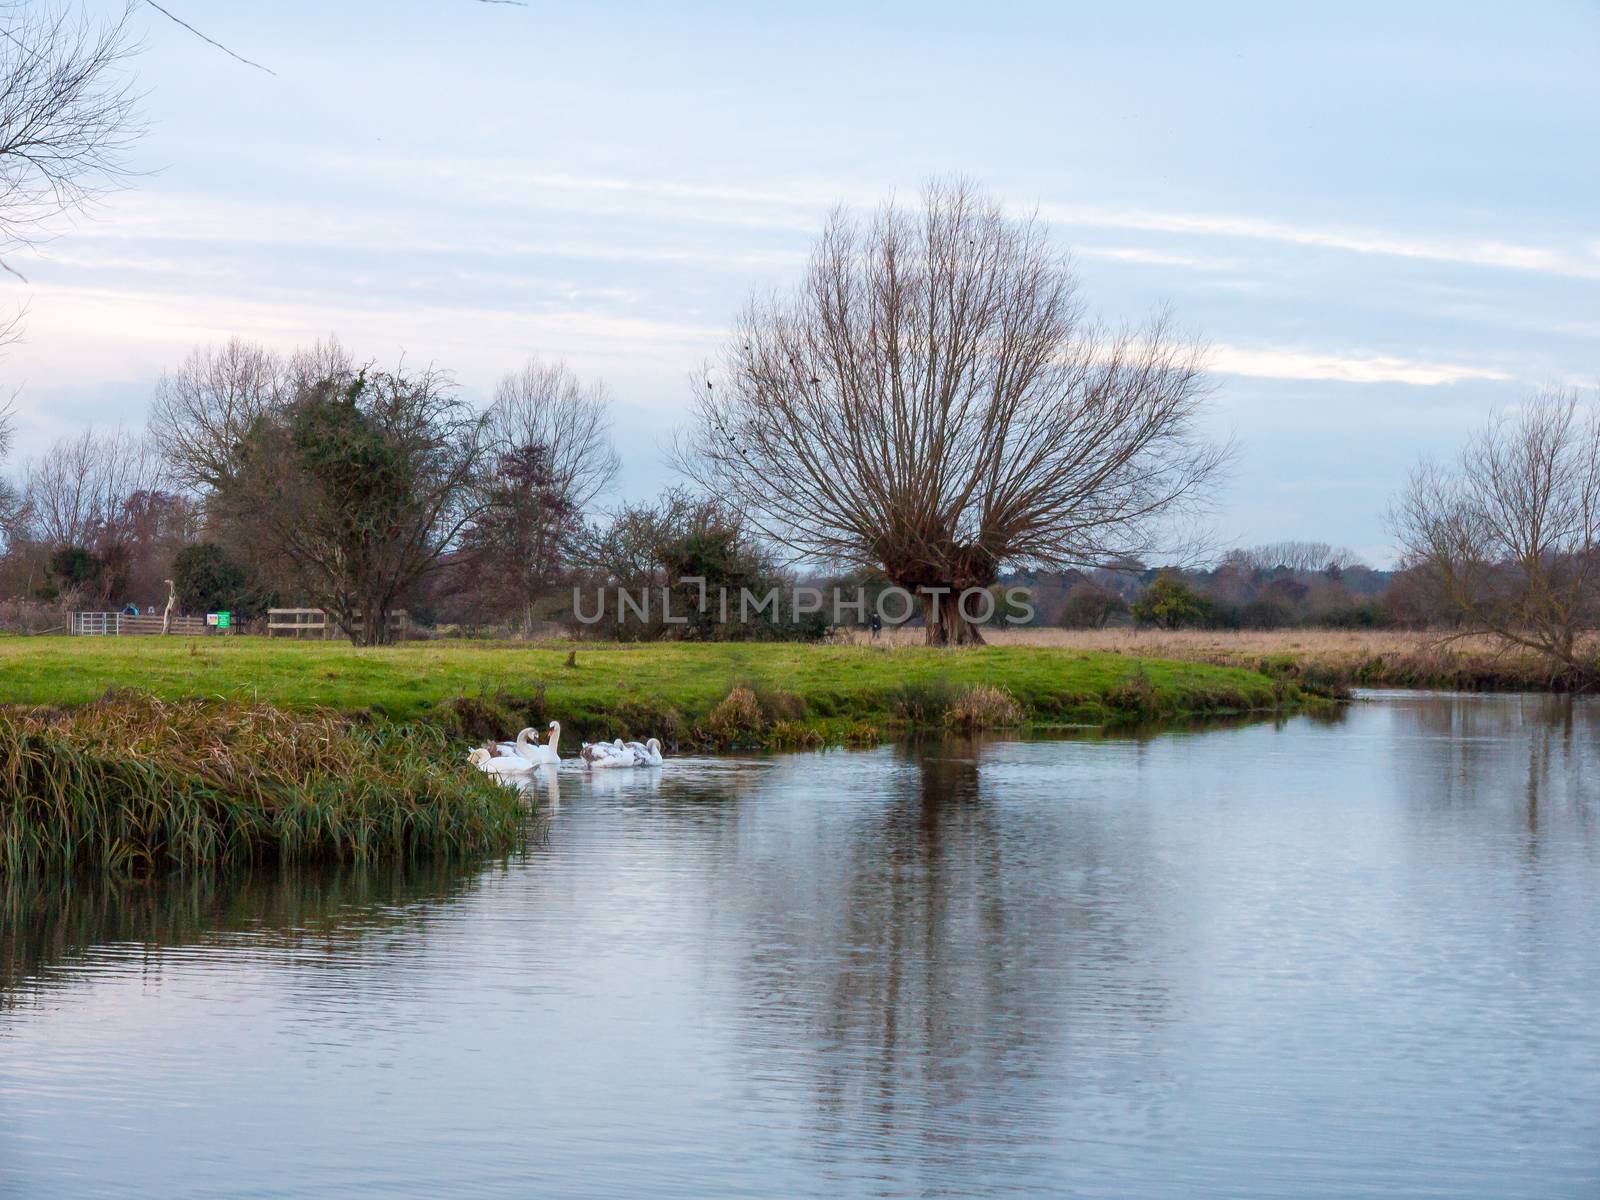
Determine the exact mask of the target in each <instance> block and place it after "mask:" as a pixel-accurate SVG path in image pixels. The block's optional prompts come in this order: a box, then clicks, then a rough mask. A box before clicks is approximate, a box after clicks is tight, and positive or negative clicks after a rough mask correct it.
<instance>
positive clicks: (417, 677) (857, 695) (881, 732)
mask: <svg viewBox="0 0 1600 1200" xmlns="http://www.w3.org/2000/svg"><path fill="white" fill-rule="evenodd" d="M117 688H137V689H139V690H141V691H144V692H148V693H149V694H151V695H153V696H155V697H157V698H160V699H163V700H180V699H186V698H193V697H212V698H216V699H222V700H228V701H234V702H243V703H260V704H270V705H273V706H277V707H280V708H285V709H290V710H298V711H311V710H332V711H336V712H341V713H356V714H361V715H362V716H364V717H366V718H369V719H373V720H378V721H384V722H399V723H420V724H424V725H427V726H430V727H433V728H437V729H441V730H444V731H446V732H447V733H449V734H451V735H454V736H457V737H460V738H465V739H476V738H481V737H485V736H489V735H491V734H496V735H501V736H505V735H507V734H509V733H512V732H515V730H516V729H517V728H520V727H521V726H523V725H537V726H541V727H542V726H543V725H544V724H545V723H546V722H548V721H550V720H559V721H561V722H562V725H563V736H564V739H565V740H564V745H565V746H566V747H567V750H568V752H569V753H571V752H572V751H573V750H575V749H576V747H577V744H578V742H579V741H580V740H584V739H587V740H597V739H601V738H605V739H610V738H612V737H618V736H621V737H635V736H639V737H647V736H656V737H660V738H662V740H663V741H665V742H668V743H669V744H671V743H677V744H678V745H679V746H695V747H703V748H712V749H717V748H728V747H733V746H740V747H756V746H768V747H775V748H781V747H785V746H805V745H822V744H830V743H832V744H836V743H845V742H853V743H864V742H871V741H879V740H883V739H884V738H887V737H892V736H895V735H897V734H899V733H903V732H910V731H913V730H916V729H925V728H929V727H935V726H957V727H961V728H966V729H973V728H994V727H1020V726H1031V727H1037V728H1050V727H1055V726H1065V725H1077V726H1082V725H1089V726H1119V725H1129V724H1139V723H1148V722H1151V721H1162V720H1180V719H1185V718H1192V717H1200V716H1212V715H1225V714H1239V713H1249V712H1265V711H1278V710H1286V709H1292V708H1295V707H1298V706H1300V705H1302V704H1304V703H1306V702H1307V701H1308V700H1311V699H1314V698H1315V697H1314V696H1313V695H1312V690H1310V689H1307V688H1304V687H1302V686H1300V685H1299V684H1296V683H1293V682H1285V681H1284V680H1281V679H1277V680H1274V679H1272V678H1269V677H1267V676H1266V675H1263V674H1261V673H1260V672H1258V671H1255V670H1251V669H1245V668H1242V667H1238V666H1232V665H1214V664H1208V663H1193V662H1190V663H1183V662H1165V661H1158V660H1153V659H1145V658H1141V657H1136V656H1130V655H1126V654H1119V653H1106V652H1084V651H1080V650H1075V649H1069V648H1061V647H1032V646H1029V647H1021V646H991V647H984V648H978V649H973V650H963V651H956V652H951V651H948V650H933V649H928V648H926V647H921V646H904V647H900V646H896V647H891V646H887V645H878V646H812V645H798V644H793V643H780V644H772V643H763V644H747V645H729V644H725V643H724V644H690V643H649V644H631V645H600V644H589V643H525V642H507V643H488V642H468V641H438V642H412V643H407V644H404V645H399V646H391V647H381V648H377V649H356V648H354V647H351V646H349V645H346V644H342V643H335V642H315V643H307V642H289V641H276V642H272V641H267V640H264V639H258V638H235V639H229V638H205V639H192V640H178V639H157V638H126V639H115V638H59V637H50V638H18V639H11V640H5V641H0V697H4V698H5V699H6V700H7V701H9V702H11V703H13V704H35V705H37V704H52V705H65V706H70V705H77V704H83V703H86V702H88V701H91V700H94V699H95V698H97V697H99V696H101V695H103V694H104V693H105V692H106V691H108V690H111V689H117Z"/></svg>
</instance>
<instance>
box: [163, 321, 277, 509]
mask: <svg viewBox="0 0 1600 1200" xmlns="http://www.w3.org/2000/svg"><path fill="white" fill-rule="evenodd" d="M285 374H286V367H285V364H284V363H283V361H282V360H281V358H280V357H279V356H278V355H276V354H274V353H273V352H272V351H270V350H268V349H267V348H266V347H264V346H261V345H258V344H255V343H252V342H246V341H243V340H242V339H240V338H233V339H232V340H231V341H229V342H228V343H227V344H226V345H224V346H221V347H213V346H205V347H200V348H196V349H194V350H192V351H190V353H189V357H188V358H187V359H185V360H184V363H183V366H181V367H179V368H178V369H177V370H176V371H172V372H168V373H166V374H163V375H162V376H161V378H160V380H159V381H157V383H156V393H155V397H154V399H153V400H152V401H151V404H150V436H151V438H152V440H153V441H154V442H155V444H156V446H157V447H159V449H160V451H161V456H162V458H163V459H164V460H165V461H166V463H167V466H168V469H169V470H170V471H171V473H172V477H173V480H174V482H176V483H178V484H179V485H181V486H183V487H186V488H189V489H190V490H192V491H206V490H212V489H216V488H219V487H221V486H223V485H224V484H225V483H226V482H227V481H228V480H230V479H232V478H233V476H234V475H235V474H236V473H237V471H238V470H239V451H240V448H241V447H242V446H243V445H244V440H245V436H246V435H247V434H248V433H249V432H250V429H251V428H252V427H253V426H254V424H255V423H256V421H258V420H259V419H260V418H261V416H262V415H263V414H264V413H265V412H266V411H267V410H268V409H269V408H271V407H272V404H273V403H274V401H275V400H276V399H277V396H278V392H279V390H280V388H281V386H282V383H283V380H284V377H285Z"/></svg>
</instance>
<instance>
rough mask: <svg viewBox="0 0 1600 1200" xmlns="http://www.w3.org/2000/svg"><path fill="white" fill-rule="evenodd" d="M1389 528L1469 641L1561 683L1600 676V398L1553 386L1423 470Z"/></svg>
mask: <svg viewBox="0 0 1600 1200" xmlns="http://www.w3.org/2000/svg"><path fill="white" fill-rule="evenodd" d="M1390 522H1391V525H1392V527H1393V529H1394V532H1395V535H1396V537H1397V538H1398V539H1399V542H1400V548H1401V553H1402V561H1403V563H1404V564H1405V566H1407V567H1410V568H1417V569H1420V570H1421V572H1422V573H1423V575H1424V577H1425V579H1426V580H1427V582H1428V583H1429V584H1430V585H1431V586H1430V590H1431V591H1432V592H1433V593H1434V595H1435V596H1436V597H1437V599H1438V601H1439V602H1440V603H1441V604H1442V606H1443V608H1444V610H1445V615H1446V616H1447V617H1448V618H1449V619H1450V620H1451V622H1452V624H1453V625H1454V626H1455V627H1456V629H1457V630H1458V632H1459V633H1462V634H1486V635H1489V636H1492V637H1495V638H1497V639H1499V640H1500V641H1501V642H1503V643H1505V644H1506V645H1509V646H1517V647H1521V648H1523V649H1526V650H1532V651H1534V652H1535V653H1537V654H1539V655H1541V656H1542V657H1543V658H1544V659H1545V660H1546V661H1547V662H1548V663H1549V664H1550V670H1551V677H1552V680H1553V681H1556V682H1565V683H1567V684H1569V685H1571V686H1575V687H1588V686H1592V685H1593V684H1594V683H1595V682H1596V681H1597V680H1600V661H1597V659H1596V656H1595V654H1594V651H1593V648H1592V647H1588V646H1585V644H1584V641H1583V635H1584V634H1585V633H1588V632H1590V631H1592V630H1594V629H1595V628H1596V627H1597V625H1600V396H1596V397H1594V398H1592V399H1591V400H1590V401H1589V402H1588V403H1585V401H1584V397H1583V396H1582V394H1581V393H1579V392H1578V391H1576V390H1574V389H1563V388H1556V389H1549V390H1545V391H1543V392H1539V393H1537V394H1535V395H1533V396H1532V397H1530V398H1529V399H1528V400H1527V401H1526V402H1525V403H1524V404H1522V405H1521V406H1520V407H1519V408H1517V409H1515V410H1513V411H1511V412H1504V413H1498V414H1496V415H1495V416H1493V417H1492V418H1491V419H1490V421H1489V423H1488V424H1487V425H1485V426H1484V427H1483V428H1482V429H1481V430H1479V431H1478V432H1477V433H1476V434H1474V435H1473V437H1472V438H1471V439H1470V440H1469V441H1468V443H1467V445H1466V448H1465V449H1464V450H1462V452H1461V455H1460V457H1459V459H1458V460H1457V462H1456V463H1455V464H1454V465H1453V466H1450V467H1446V466H1440V465H1438V464H1436V463H1427V462H1425V463H1423V464H1421V465H1420V466H1418V467H1417V468H1416V469H1415V470H1414V471H1413V472H1412V473H1411V478H1410V480H1409V482H1408V483H1407V485H1406V488H1405V490H1404V491H1403V492H1402V493H1401V494H1400V496H1399V498H1398V499H1397V500H1396V501H1395V504H1394V506H1393V509H1392V510H1391V514H1390Z"/></svg>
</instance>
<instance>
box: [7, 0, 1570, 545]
mask: <svg viewBox="0 0 1600 1200" xmlns="http://www.w3.org/2000/svg"><path fill="white" fill-rule="evenodd" d="M113 2H114V0H87V7H88V8H89V9H90V10H91V11H96V12H102V13H106V12H110V11H112V6H113ZM163 3H164V6H165V7H167V8H168V9H170V10H171V11H172V12H174V13H175V14H177V15H178V16H180V17H182V18H183V19H185V20H187V21H189V22H190V23H191V24H193V25H195V26H196V27H198V28H199V29H200V30H202V31H203V32H204V33H205V34H207V35H209V36H210V37H213V38H215V39H216V40H218V41H220V42H223V43H225V44H226V45H227V46H229V47H231V48H232V49H234V50H236V51H237V52H238V53H240V54H242V55H245V56H246V57H248V58H250V59H253V60H255V61H257V62H259V63H262V64H264V65H265V66H267V67H269V68H270V69H271V71H272V72H273V73H272V74H268V73H266V72H263V71H260V70H256V69H253V68H251V67H249V66H246V65H243V64H241V63H239V62H237V61H235V60H234V59H232V58H230V57H228V56H226V55H225V54H223V53H222V52H221V51H219V50H216V49H214V48H212V47H211V46H209V45H207V44H206V43H205V42H203V41H200V40H198V39H197V38H196V37H194V36H193V35H191V34H189V33H186V32H185V31H184V30H182V29H180V28H179V27H177V26H176V25H173V24H172V23H170V22H168V21H167V20H166V19H165V18H163V17H161V16H160V15H159V14H157V13H155V12H154V11H153V10H148V9H147V10H146V11H145V12H144V13H142V14H141V15H140V17H139V18H138V20H139V23H140V26H141V28H142V30H143V32H144V37H145V49H144V52H143V53H142V54H141V55H140V57H139V58H138V60H137V74H138V79H139V85H140V87H141V88H142V89H143V90H144V91H145V93H146V97H145V101H144V113H145V118H146V121H147V123H148V129H149V132H148V134H147V136H146V137H145V138H144V139H143V140H142V141H141V142H140V144H139V146H138V149H137V151H136V155H135V165H136V166H137V168H138V169H139V171H140V174H139V176H138V177H137V178H135V179H134V180H133V181H132V186H130V187H129V188H127V189H126V190H124V191H121V192H119V193H117V194H115V195H113V196H110V197H108V198H106V199H105V200H104V202H102V203H101V204H100V205H99V206H98V208H97V209H96V211H95V212H94V214H93V215H92V217H90V218H86V219H80V220H77V221H75V222H73V223H72V224H71V225H70V226H68V227H64V228H63V229H62V230H61V232H60V235H59V236H58V237H56V238H55V239H54V240H52V241H51V242H49V243H48V244H47V245H44V246H42V247H40V248H39V249H38V250H37V251H30V252H27V253H24V254H20V255H15V256H12V257H11V258H10V259H9V260H8V261H9V262H10V263H11V265H13V266H14V267H15V268H16V269H18V270H19V271H20V272H21V274H22V275H24V276H25V277H26V281H25V282H24V281H21V280H17V279H8V280H7V282H5V283H4V284H0V287H6V288H9V289H10V290H11V292H12V293H13V297H14V299H15V301H16V302H18V303H26V305H27V309H28V312H27V324H26V340H25V341H24V343H23V344H21V345H19V346H17V347H14V348H13V349H12V350H11V351H10V353H9V354H8V356H7V357H6V359H5V360H4V362H0V374H3V376H4V381H5V383H6V384H7V386H9V387H10V388H14V389H17V399H16V402H15V407H16V414H17V415H16V427H17V446H16V449H15V452H14V455H13V460H12V462H11V463H10V464H8V466H9V469H11V470H12V471H13V472H15V471H16V470H17V469H19V468H20V466H21V465H22V463H23V462H24V461H25V460H26V458H27V456H28V455H30V454H35V453H38V452H40V451H41V450H43V449H44V448H45V447H47V446H48V445H49V444H50V442H51V441H52V440H53V439H54V438H56V437H60V436H62V435H64V434H68V433H72V432H76V431H77V430H79V429H81V428H82V427H83V425H84V424H86V423H92V424H96V425H101V426H107V427H109V426H114V425H117V424H119V423H120V424H123V425H127V426H129V427H141V426H142V425H143V424H144V420H145V415H146V412H147V409H148V404H149V398H150V395H151V393H152V390H153V388H154V385H155V382H156V380H157V379H158V378H159V376H160V375H161V373H162V372H163V371H164V370H167V369H171V368H175V367H176V366H178V365H179V364H180V363H181V362H182V360H183V358H184V357H185V356H186V355H187V353H188V352H189V351H190V350H191V349H192V348H193V347H195V346H200V345H205V344H207V343H220V342H222V341H225V340H226V339H227V338H229V337H231V336H235V335H237V336H241V337H245V338H249V339H253V340H257V341H261V342H265V343H267V344H270V345H273V346H278V347H282V348H285V349H287V348H291V347H293V346H296V345H300V344H306V343H310V342H312V341H315V340H316V339H318V338H324V337H327V336H328V335H330V334H332V335H336V336H337V337H338V338H339V339H340V340H341V341H342V342H343V343H344V344H345V345H346V346H348V347H349V348H350V349H351V350H352V351H353V352H354V353H355V354H356V355H358V356H359V357H361V358H363V359H372V360H375V361H378V362H380V363H385V364H389V363H393V362H395V361H398V360H400V359H401V358H402V356H403V358H404V360H405V361H406V362H410V363H433V364H436V365H438V366H440V367H443V368H446V369H448V370H449V371H450V372H451V373H452V374H453V376H454V377H455V379H456V380H457V382H458V383H459V385H460V387H461V388H462V390H463V392H464V393H465V394H466V395H467V396H468V397H469V398H472V399H474V400H476V401H480V402H484V403H486V402H487V400H488V398H489V396H490V395H491V393H492V392H493V389H494V385H495V383H496V381H497V380H498V379H499V378H500V377H501V376H502V375H504V374H506V373H509V372H510V371H512V370H515V369H516V368H518V367H519V366H520V365H521V364H522V363H523V362H524V361H525V360H526V359H527V358H528V357H529V356H533V355H537V356H539V357H542V358H545V359H565V360H566V361H567V362H568V363H569V364H571V366H572V367H573V368H574V369H575V370H577V371H578V372H579V373H580V374H581V375H583V376H584V377H586V378H601V379H603V380H604V381H605V382H606V384H607V386H608V388H609V389H610V391H611V393H612V395H613V397H614V409H615V412H616V424H617V440H618V445H619V449H620V451H621V454H622V458H623V471H622V474H621V477H620V479H619V481H618V485H617V490H616V493H615V495H614V497H613V499H622V498H629V499H632V498H642V497H645V496H648V495H651V494H653V493H654V492H655V491H656V490H657V489H658V488H659V487H660V486H661V485H662V484H664V483H666V482H669V481H670V478H671V473H670V469H669V467H668V466H667V464H666V463H665V461H664V459H663V450H664V447H665V444H666V442H667V441H668V439H669V437H670V435H671V431H672V430H673V428H674V427H675V426H677V425H678V424H680V423H681V421H682V420H683V417H684V413H685V409H686V403H687V397H688V395H689V384H688V379H689V376H690V374H691V373H692V372H693V371H694V369H695V368H696V366H697V365H698V364H699V363H701V362H702V361H704V360H705V359H707V358H709V357H711V356H713V355H714V354H715V353H716V350H717V347H718V345H719V344H720V342H721V340H722V338H723V337H724V335H725V332H726V330H727V327H728V324H729V321H730V320H731V318H732V317H733V315H734V314H735V312H736V311H737V310H738V308H739V307H740V305H741V304H742V303H743V302H744V300H745V299H746V298H747V297H748V296H749V295H750V294H751V293H752V292H753V291H763V292H764V291H767V290H770V289H773V288H783V287H785V286H787V285H789V284H790V283H792V282H794V281H795V280H796V279H797V278H798V276H799V274H800V272H801V269H802V267H803V264H804V261H805V256H806V252H807V249H808V247H809V245H810V244H811V241H812V239H813V238H814V237H815V235H816V232H817V230H818V229H819V228H820V226H821V224H822V222H823V220H824V218H825V217H826V215H827V213H828V212H829V210H830V209H831V208H832V207H833V206H834V205H836V204H840V203H843V204H846V205H849V206H853V207H857V208H860V209H861V210H863V211H867V210H870V209H871V208H872V207H874V206H876V205H877V204H878V203H880V202H881V201H883V200H884V199H886V198H888V197H890V196H899V197H904V198H907V199H910V198H913V197H914V196H915V194H916V193H917V191H918V190H919V189H920V187H921V186H922V185H923V184H924V183H925V182H926V181H927V180H928V179H930V178H933V177H939V176H948V175H953V174H959V175H963V176H966V177H968V178H970V179H972V180H974V181H975V182H976V183H978V184H979V185H980V186H981V187H982V188H984V189H985V190H986V191H988V192H989V193H990V194H992V195H993V196H995V197H996V198H998V199H999V200H1001V201H1002V202H1003V203H1004V204H1005V205H1006V206H1007V207H1008V208H1009V209H1010V210H1011V211H1013V212H1015V213H1017V214H1019V215H1024V214H1027V213H1030V212H1033V211H1037V212H1038V213H1039V214H1040V215H1041V216H1042V217H1043V218H1044V219H1045V220H1046V221H1047V222H1048V224H1049V226H1050V228H1051V231H1052V236H1053V237H1054V238H1055V240H1056V241H1057V242H1058V243H1059V244H1060V245H1062V246H1063V247H1065V248H1068V249H1070V250H1071V252H1072V254H1073V257H1074V261H1075V264H1076V269H1077V271H1078V273H1079V276H1080V280H1081V285H1082V295H1083V297H1084V299H1085V300H1086V301H1087V303H1088V305H1089V307H1090V309H1091V310H1092V311H1093V312H1094V313H1095V314H1096V315H1097V316H1099V317H1102V318H1104V319H1105V320H1107V321H1109V322H1112V323H1120V322H1135V321H1138V320H1140V319H1142V318H1143V317H1145V316H1146V315H1147V314H1148V313H1149V312H1150V311H1151V310H1152V309H1153V308H1155V307H1156V306H1158V305H1166V306H1168V307H1170V309H1171V310H1172V312H1173V314H1174V315H1175V317H1176V320H1177V322H1178V325H1179V326H1180V327H1181V328H1182V329H1183V330H1184V331H1185V332H1186V333H1187V334H1188V335H1189V336H1192V337H1194V338H1196V339H1198V340H1202V341H1204V342H1205V343H1207V344H1208V345H1209V346H1210V352H1211V358H1210V363H1211V372H1212V383H1213V385H1214V388H1215V391H1214V395H1213V398H1212V401H1211V404H1210V408H1209V411H1208V414H1207V417H1206V420H1207V423H1208V425H1209V426H1210V427H1211V428H1212V429H1213V430H1214V431H1215V433H1216V434H1217V435H1218V436H1228V435H1231V436H1233V437H1234V438H1236V439H1237V441H1238V444H1239V455H1238V459H1237V462H1236V464H1235V467H1234V470H1233V473H1232V475H1231V477H1230V479H1229V482H1228V484H1227V485H1226V487H1225V489H1224V491H1223V493H1222V494H1221V497H1220V503H1219V508H1218V511H1217V513H1216V518H1215V525H1216V529H1215V539H1216V540H1217V541H1218V542H1219V543H1220V544H1222V545H1235V544H1237V545H1251V544H1256V543H1261V542H1268V541H1278V540H1286V539H1299V540H1315V541H1326V542H1331V543H1334V544H1339V545H1345V546H1349V547H1351V548H1353V549H1355V550H1356V551H1358V552H1359V553H1361V554H1363V555H1364V556H1366V557H1367V558H1368V560H1369V561H1371V562H1372V563H1374V564H1375V565H1385V564H1387V563H1388V562H1389V561H1390V560H1391V559H1392V557H1393V550H1392V548H1391V538H1390V536H1389V534H1388V532H1387V529H1386V527H1385V522H1384V513H1385V511H1386V509H1387V507H1388V504H1389V500H1390V497H1391V496H1392V495H1393V493H1394V492H1395V491H1396V489H1397V488H1398V487H1399V486H1400V485H1401V484H1402V483H1403V482H1404V479H1405V476H1406V473H1407V471H1408V470H1409V468H1410V467H1411V465H1412V464H1413V463H1415V462H1416V461H1417V459H1418V458H1419V457H1421V456H1424V455H1431V456H1435V457H1442V456H1447V455H1449V454H1450V453H1452V452H1453V451H1454V449H1455V448H1456V447H1458V446H1459V445H1460V443H1461V441H1462V439H1463V438H1464V437H1465V436H1466V434H1467V433H1468V432H1469V431H1470V430H1471V429H1472V428H1473V427H1475V426H1477V425H1479V424H1481V423H1482V421H1483V420H1484V419H1485V418H1486V417H1487V416H1488V414H1489V413H1490V412H1491V411H1492V410H1493V409H1495V408H1497V407H1501V408H1504V407H1509V406H1512V405H1514V404H1516V403H1517V401H1518V400H1519V398H1521V397H1522V396H1525V395H1526V394H1527V393H1528V392H1529V391H1530V390H1531V389H1533V388H1535V387H1539V386H1541V385H1547V384H1558V385H1579V386H1592V385H1594V384H1595V383H1596V382H1597V381H1600V209H1597V206H1596V198H1597V196H1600V153H1597V150H1600V83H1597V76H1596V73H1595V63H1596V62H1597V61H1600V0H1570V2H1566V3H1560V2H1547V3H1537V2H1534V3H1528V4H1524V5H1520V6H1511V5H1506V4H1504V3H1494V4H1470V3H1461V2H1459V0H1455V2H1451V3H1439V4H1434V3H1407V4H1404V5H1395V4H1392V3H1384V4H1362V3H1340V4H1337V5H1332V4H1330V5H1318V6H1311V5H1284V4H1277V3H1274V4H1251V5H1230V4H1219V3H1211V4H1206V5H1196V4H1193V3H1192V0H1189V2H1173V3H1166V2H1163V3H1135V4H1126V5H1109V4H1104V3H1098V4H1093V5H1089V4H1076V3H1045V4H1024V3H1004V2H995V3H988V4H983V5H973V4H970V3H969V4H960V5H957V4H942V3H929V2H927V0H922V2H919V3H906V4H899V3H888V4H861V3H854V4H833V3H810V4H805V5H786V6H782V7H778V6H768V5H762V4H749V3H745V4H716V3H703V2H699V0H677V2H676V3H673V4H670V5H669V4H632V3H585V4H579V3H571V4H546V3H540V2H538V0H530V3H528V4H526V5H518V4H513V3H483V2H480V0H386V2H381V3H379V2H365V0H321V2H320V3H316V4H310V3H299V2H298V0H285V2H279V3H274V4H271V5H239V4H233V3H228V4H224V3H222V2H221V0H163ZM5 300H6V298H5V297H3V296H0V303H4V302H5Z"/></svg>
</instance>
